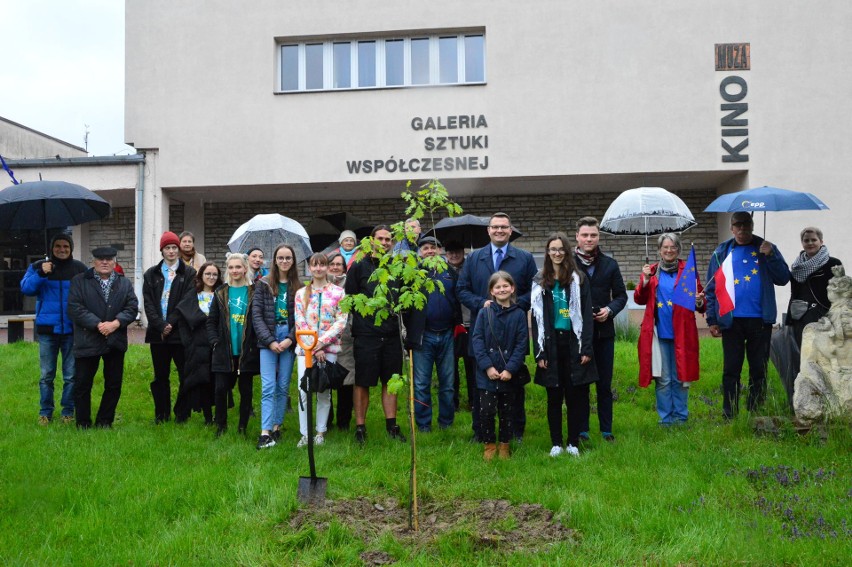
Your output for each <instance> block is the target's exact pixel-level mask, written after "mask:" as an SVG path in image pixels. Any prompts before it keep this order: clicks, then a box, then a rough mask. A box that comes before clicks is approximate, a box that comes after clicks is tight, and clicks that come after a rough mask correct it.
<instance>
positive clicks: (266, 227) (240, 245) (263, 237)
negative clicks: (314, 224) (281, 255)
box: [228, 213, 312, 263]
mask: <svg viewBox="0 0 852 567" xmlns="http://www.w3.org/2000/svg"><path fill="white" fill-rule="evenodd" d="M279 244H289V245H290V246H292V247H293V250H295V252H296V262H297V263H298V262H302V261H303V260H305V259H306V258H307V257H308V256H310V255H311V253H312V252H311V240H310V238H309V237H308V233H307V231H306V230H305V227H303V226H302V225H301V224H299V223H298V222H296V221H294V220H293V219H291V218H289V217H285V216H284V215H279V214H275V213H273V214H265V215H255V216H253V217H252V218H251V219H250V220H249V221H248V222H246V223H244V224H243V225H242V226H240V228H238V229H237V230H236V231H235V232H234V235H233V236H231V240H229V241H228V248H229V249H230V250H231V252H243V253H245V252H248V251H249V250H250V249H252V248H260V249H261V250H263V255H264V256H265V257H271V256H272V252H273V251H274V250H275V248H276V247H277V246H278V245H279Z"/></svg>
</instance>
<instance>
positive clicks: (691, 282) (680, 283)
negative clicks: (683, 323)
mask: <svg viewBox="0 0 852 567" xmlns="http://www.w3.org/2000/svg"><path fill="white" fill-rule="evenodd" d="M697 289H698V272H697V271H696V269H695V246H693V247H692V249H691V250H690V251H689V258H688V259H687V260H686V265H685V266H684V267H683V272H682V273H681V274H680V278H679V279H678V280H677V283H676V284H675V288H674V293H672V301H673V302H674V304H675V305H680V306H681V307H683V308H685V309H689V310H690V311H695V293H696V290H697Z"/></svg>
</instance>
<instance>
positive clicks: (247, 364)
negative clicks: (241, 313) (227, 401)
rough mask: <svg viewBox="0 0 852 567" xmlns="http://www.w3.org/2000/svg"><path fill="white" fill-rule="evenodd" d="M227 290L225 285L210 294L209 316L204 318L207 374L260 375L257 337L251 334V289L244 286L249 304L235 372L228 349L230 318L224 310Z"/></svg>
mask: <svg viewBox="0 0 852 567" xmlns="http://www.w3.org/2000/svg"><path fill="white" fill-rule="evenodd" d="M230 289H231V287H230V286H229V285H228V284H225V285H223V286H221V287H220V288H219V289H217V290H216V292H215V293H214V294H213V301H212V302H211V303H210V316H209V317H207V341H208V342H209V343H210V346H211V347H212V349H213V358H212V360H211V370H212V371H213V372H220V373H228V372H238V373H243V374H252V375H254V374H257V373H258V372H259V371H260V352H259V351H258V348H257V335H255V333H254V324H253V323H252V319H253V317H252V309H251V307H252V302H253V298H254V289H255V286H254V285H250V286H248V302H249V304H248V309H246V321H245V323H244V324H243V340H242V348H241V349H240V357H239V367H238V368H234V356H233V355H232V354H231V353H232V352H233V349H232V348H231V314H230V309H229V308H228V294H229V290H230Z"/></svg>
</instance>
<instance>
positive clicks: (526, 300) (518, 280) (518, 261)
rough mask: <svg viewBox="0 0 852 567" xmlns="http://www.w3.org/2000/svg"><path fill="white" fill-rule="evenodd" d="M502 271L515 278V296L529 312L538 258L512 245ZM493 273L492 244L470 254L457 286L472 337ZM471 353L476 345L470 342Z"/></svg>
mask: <svg viewBox="0 0 852 567" xmlns="http://www.w3.org/2000/svg"><path fill="white" fill-rule="evenodd" d="M500 269H501V270H502V271H504V272H509V273H510V274H511V275H512V277H513V278H514V279H515V294H516V295H517V296H518V305H519V306H520V307H521V309H523V310H524V311H529V309H530V290H531V289H532V281H533V277H535V274H536V272H538V268H536V266H535V259H533V256H532V254H530V253H529V252H527V251H526V250H521V249H520V248H515V247H514V246H512V245H511V244H509V245H508V246H507V247H506V256H505V257H504V258H503V263H502V264H500ZM494 272H495V270H494V260H493V259H492V257H491V245H490V244H489V245H488V246H485V247H483V248H480V249H479V250H474V251H473V252H471V253H470V255H469V256H468V257H467V260H465V263H464V266H462V271H461V274H460V275H459V282H458V286H457V290H458V293H457V295H458V298H459V301H461V303H462V305H464V306H465V307H467V308H468V309H470V333H471V336H472V335H473V332H474V330H475V329H476V318H477V315H479V310H480V309H482V306H483V305H484V304H485V301H486V300H487V299H488V280H489V279H490V278H491V274H493V273H494ZM470 354H471V355H472V356H475V354H474V352H473V343H472V342H471V343H470Z"/></svg>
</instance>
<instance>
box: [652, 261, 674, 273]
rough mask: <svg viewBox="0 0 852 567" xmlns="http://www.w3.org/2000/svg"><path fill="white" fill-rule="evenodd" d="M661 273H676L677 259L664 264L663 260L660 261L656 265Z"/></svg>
mask: <svg viewBox="0 0 852 567" xmlns="http://www.w3.org/2000/svg"><path fill="white" fill-rule="evenodd" d="M657 267H659V268H660V269H661V270H662V271H664V272H666V273H669V274H671V273H673V272H676V271H677V258H675V261H674V262H666V261H665V260H663V259H660V263H659V264H658V265H657Z"/></svg>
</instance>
